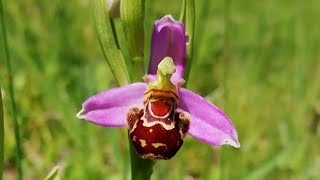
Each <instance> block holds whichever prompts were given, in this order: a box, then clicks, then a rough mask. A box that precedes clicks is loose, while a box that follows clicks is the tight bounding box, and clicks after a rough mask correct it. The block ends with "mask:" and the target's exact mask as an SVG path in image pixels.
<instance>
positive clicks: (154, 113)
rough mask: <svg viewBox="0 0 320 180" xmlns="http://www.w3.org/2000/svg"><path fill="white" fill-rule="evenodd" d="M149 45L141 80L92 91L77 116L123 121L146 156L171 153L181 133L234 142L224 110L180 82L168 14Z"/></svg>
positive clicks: (113, 123) (174, 29)
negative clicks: (147, 63)
mask: <svg viewBox="0 0 320 180" xmlns="http://www.w3.org/2000/svg"><path fill="white" fill-rule="evenodd" d="M178 37H179V38H178ZM157 42H160V43H159V44H158V43H157ZM151 44H152V47H151V49H152V50H151V51H152V53H151V58H150V64H149V70H148V74H147V75H146V76H145V77H144V80H145V83H142V82H139V83H133V84H129V85H127V86H123V87H119V88H113V89H110V90H107V91H104V92H102V93H99V94H97V95H94V96H92V97H90V98H88V99H87V100H86V101H85V102H84V103H83V104H82V109H81V111H80V112H79V113H78V114H77V117H78V118H80V119H85V120H87V121H89V122H91V123H94V124H97V125H100V126H105V127H124V126H127V128H128V130H129V133H130V138H131V141H132V143H133V145H134V147H135V149H136V151H137V153H138V154H139V155H140V156H141V157H142V158H146V159H170V158H172V157H173V156H174V155H175V154H176V153H177V151H178V150H179V149H180V147H181V146H182V144H183V138H184V137H185V136H186V134H188V135H190V136H192V137H194V138H195V139H198V140H200V141H202V142H204V143H207V144H209V145H214V146H221V145H224V144H229V145H231V146H234V147H236V148H238V147H240V143H239V142H238V135H237V131H236V130H235V128H234V126H233V124H232V122H231V120H230V119H229V118H228V117H227V116H226V115H225V113H224V112H223V111H221V110H220V109H219V108H217V107H216V106H214V105H213V104H211V103H210V102H209V101H207V100H205V99H204V98H202V97H201V96H199V95H197V94H196V93H194V92H192V91H189V90H187V89H185V88H183V87H181V85H182V84H183V82H184V80H183V75H184V67H185V64H186V62H185V61H186V57H185V49H186V47H185V46H186V38H185V29H184V26H183V24H182V23H181V22H178V21H175V20H174V19H173V18H172V17H171V16H165V17H163V18H162V19H161V20H159V21H156V23H155V26H154V33H153V37H152V43H151ZM175 50H177V51H175ZM181 52H183V53H181Z"/></svg>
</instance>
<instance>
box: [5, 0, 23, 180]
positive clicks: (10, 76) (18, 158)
mask: <svg viewBox="0 0 320 180" xmlns="http://www.w3.org/2000/svg"><path fill="white" fill-rule="evenodd" d="M0 2H1V3H0V20H1V31H2V37H3V43H4V44H3V46H4V52H5V59H6V66H7V71H8V89H9V98H10V101H11V113H12V119H13V126H14V137H15V141H16V149H15V159H16V163H17V169H18V179H22V178H23V171H22V148H21V140H20V133H19V123H18V117H17V107H16V103H15V102H16V101H15V96H14V90H13V73H12V68H11V60H10V54H9V48H8V41H7V33H6V28H5V22H4V13H3V3H2V0H1V1H0Z"/></svg>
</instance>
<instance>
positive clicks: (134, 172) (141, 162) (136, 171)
mask: <svg viewBox="0 0 320 180" xmlns="http://www.w3.org/2000/svg"><path fill="white" fill-rule="evenodd" d="M128 136H129V135H128ZM129 139H130V136H129ZM129 145H130V160H131V179H132V180H148V179H150V177H151V175H152V172H153V166H154V164H155V163H156V162H155V161H152V160H147V159H142V158H140V156H139V155H138V154H137V152H136V150H135V149H134V147H133V144H132V142H131V141H130V140H129Z"/></svg>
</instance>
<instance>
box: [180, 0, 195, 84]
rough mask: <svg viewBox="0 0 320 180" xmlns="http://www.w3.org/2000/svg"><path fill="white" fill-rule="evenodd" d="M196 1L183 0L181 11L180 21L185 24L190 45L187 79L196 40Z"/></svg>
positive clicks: (185, 76) (186, 78)
mask: <svg viewBox="0 0 320 180" xmlns="http://www.w3.org/2000/svg"><path fill="white" fill-rule="evenodd" d="M195 15H196V14H195V3H194V0H183V2H182V9H181V13H180V21H182V22H183V23H184V25H185V28H186V32H187V36H188V43H187V44H188V45H187V59H186V60H187V66H186V69H185V74H184V79H185V80H186V81H187V80H188V77H189V72H190V68H191V65H192V59H193V42H194V25H195Z"/></svg>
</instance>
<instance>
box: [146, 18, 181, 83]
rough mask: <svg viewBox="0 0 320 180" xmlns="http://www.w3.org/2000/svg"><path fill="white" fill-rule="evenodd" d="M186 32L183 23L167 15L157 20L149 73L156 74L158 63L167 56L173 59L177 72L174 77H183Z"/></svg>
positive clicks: (153, 35)
mask: <svg viewBox="0 0 320 180" xmlns="http://www.w3.org/2000/svg"><path fill="white" fill-rule="evenodd" d="M186 43H187V42H186V33H185V27H184V25H183V23H181V22H179V21H176V20H174V19H173V18H172V16H170V15H167V16H164V17H163V18H161V19H160V20H158V21H156V22H155V24H154V28H153V33H152V41H151V57H150V64H149V70H148V74H150V75H156V73H157V69H158V64H159V63H160V61H162V60H163V59H164V58H165V57H167V56H169V57H171V58H172V59H173V61H174V64H175V66H176V72H175V73H174V74H173V77H172V78H173V79H183V75H184V67H185V63H186Z"/></svg>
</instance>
